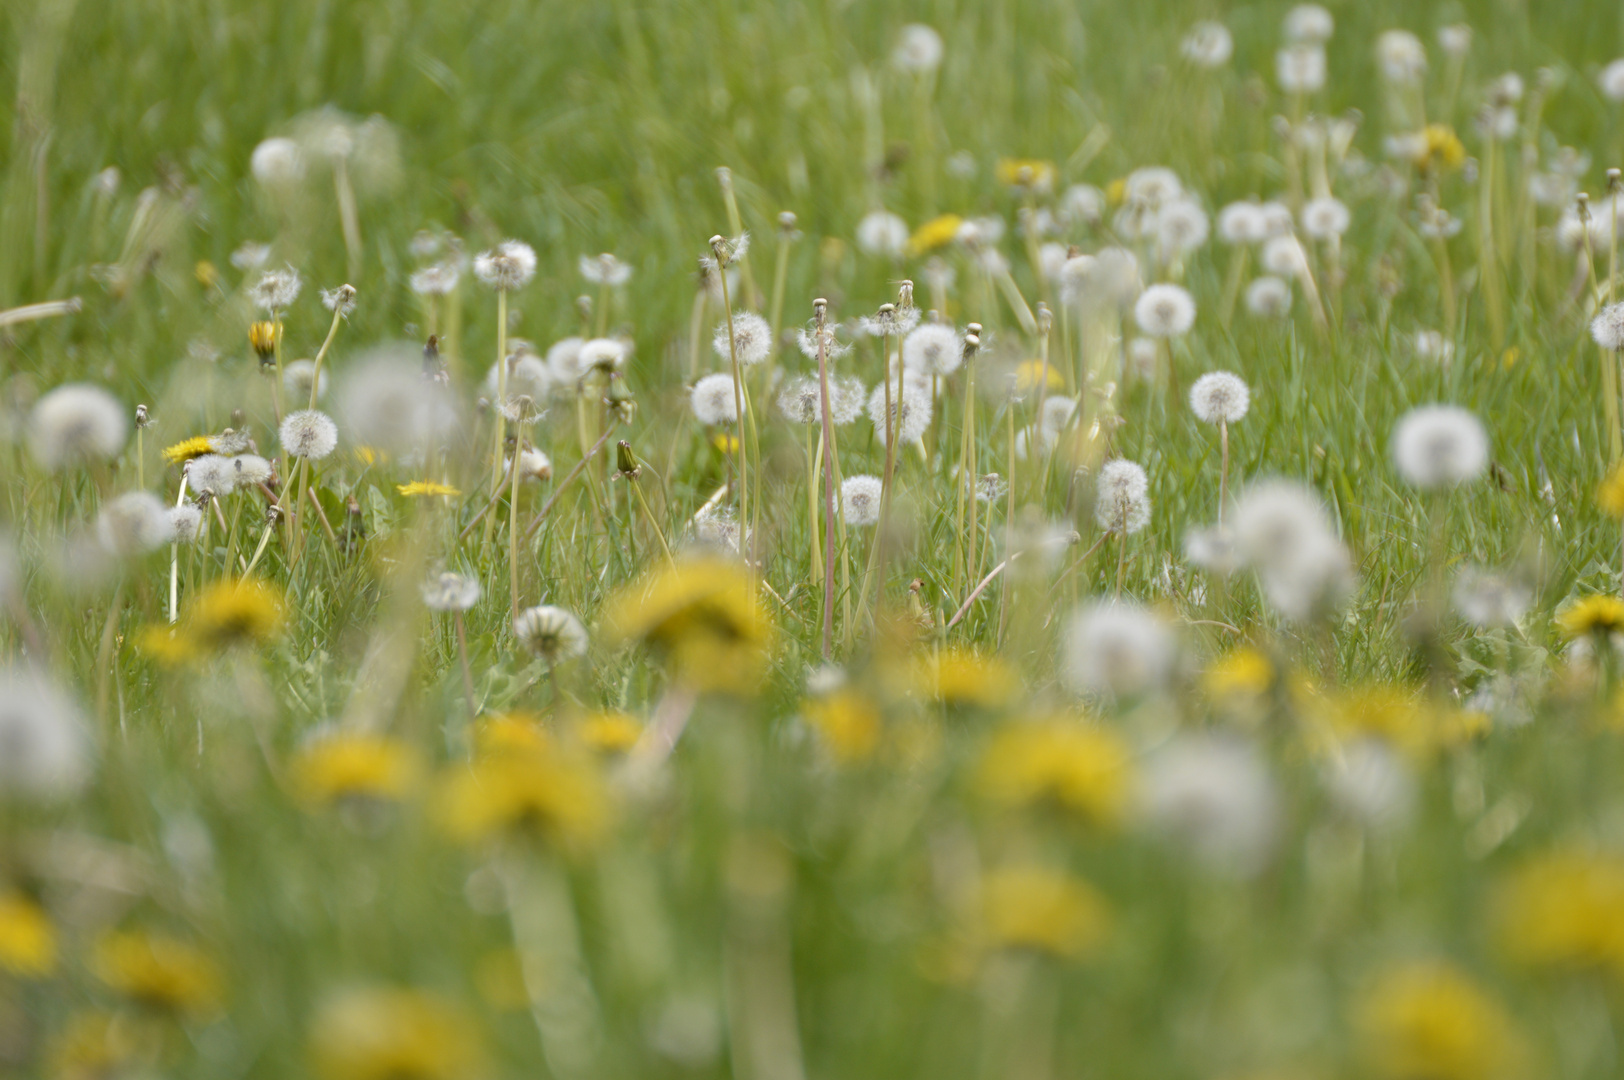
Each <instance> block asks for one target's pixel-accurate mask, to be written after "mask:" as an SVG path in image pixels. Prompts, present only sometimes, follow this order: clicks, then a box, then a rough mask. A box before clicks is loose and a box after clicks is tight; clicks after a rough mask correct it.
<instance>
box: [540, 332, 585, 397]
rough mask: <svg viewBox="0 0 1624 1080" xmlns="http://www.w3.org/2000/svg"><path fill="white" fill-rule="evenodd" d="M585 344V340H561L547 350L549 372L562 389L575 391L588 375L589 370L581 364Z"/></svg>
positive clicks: (576, 338)
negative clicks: (582, 347)
mask: <svg viewBox="0 0 1624 1080" xmlns="http://www.w3.org/2000/svg"><path fill="white" fill-rule="evenodd" d="M585 344H586V339H585V338H579V337H567V338H560V339H559V340H558V341H555V342H553V345H552V348H550V349H548V350H547V370H549V371H551V372H552V374H553V379H554V381H555V382H557V383H558V384H559V385H560V386H561V387H566V388H570V389H573V388H574V387H575V385H576V384H577V383H579V382H580V381H581V378H582V377H583V376H584V375H585V374H586V372H587V369H586V368H585V367H584V366H583V365H582V364H581V346H583V345H585Z"/></svg>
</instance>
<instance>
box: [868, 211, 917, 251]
mask: <svg viewBox="0 0 1624 1080" xmlns="http://www.w3.org/2000/svg"><path fill="white" fill-rule="evenodd" d="M908 237H909V233H908V223H907V222H906V221H903V220H902V219H901V218H900V217H898V216H897V215H896V214H893V213H891V212H890V211H888V210H875V211H873V212H872V213H869V214H867V215H865V216H864V218H863V220H862V221H859V222H858V223H857V246H858V247H859V248H860V249H862V250H863V251H864V252H866V253H867V254H869V255H878V256H881V257H882V258H887V259H900V258H901V257H902V256H903V255H905V254H906V253H907V251H908Z"/></svg>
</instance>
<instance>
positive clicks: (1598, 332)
mask: <svg viewBox="0 0 1624 1080" xmlns="http://www.w3.org/2000/svg"><path fill="white" fill-rule="evenodd" d="M1590 336H1591V337H1592V338H1594V339H1595V342H1596V344H1597V345H1600V346H1601V347H1602V348H1604V349H1607V350H1609V351H1612V352H1617V351H1618V350H1619V349H1624V303H1618V304H1608V305H1607V306H1606V307H1604V308H1602V309H1601V313H1600V314H1599V315H1597V316H1596V317H1595V318H1594V319H1592V320H1591V321H1590Z"/></svg>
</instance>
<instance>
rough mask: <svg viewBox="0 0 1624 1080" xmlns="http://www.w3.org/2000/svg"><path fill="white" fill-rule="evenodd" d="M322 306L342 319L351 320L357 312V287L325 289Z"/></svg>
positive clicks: (342, 286) (341, 286)
mask: <svg viewBox="0 0 1624 1080" xmlns="http://www.w3.org/2000/svg"><path fill="white" fill-rule="evenodd" d="M321 306H322V307H324V308H326V309H327V310H328V311H331V312H332V313H333V314H334V315H337V316H338V317H339V318H341V319H347V318H349V317H350V313H351V312H352V311H354V310H355V286H354V285H340V286H339V287H338V288H336V289H323V290H322V291H321Z"/></svg>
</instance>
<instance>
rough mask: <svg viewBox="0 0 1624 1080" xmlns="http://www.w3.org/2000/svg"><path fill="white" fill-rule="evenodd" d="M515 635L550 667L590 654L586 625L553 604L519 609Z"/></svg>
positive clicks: (531, 653)
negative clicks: (587, 652) (588, 651)
mask: <svg viewBox="0 0 1624 1080" xmlns="http://www.w3.org/2000/svg"><path fill="white" fill-rule="evenodd" d="M513 636H514V637H515V638H517V639H518V641H519V644H520V646H521V647H523V648H524V650H525V651H526V652H528V653H529V654H530V655H531V656H534V657H536V658H537V659H538V660H540V661H542V662H543V663H544V664H546V665H547V666H548V667H557V666H558V665H559V664H561V663H563V662H564V661H566V660H573V659H575V658H576V657H578V656H585V655H586V647H587V635H586V627H584V626H582V625H581V620H580V619H577V618H576V617H575V616H574V615H572V614H571V613H570V612H568V611H565V610H564V609H563V608H561V607H554V606H553V605H551V604H543V605H541V606H539V607H533V608H526V609H525V610H523V611H521V612H519V617H518V618H517V619H515V620H514V621H513Z"/></svg>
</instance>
